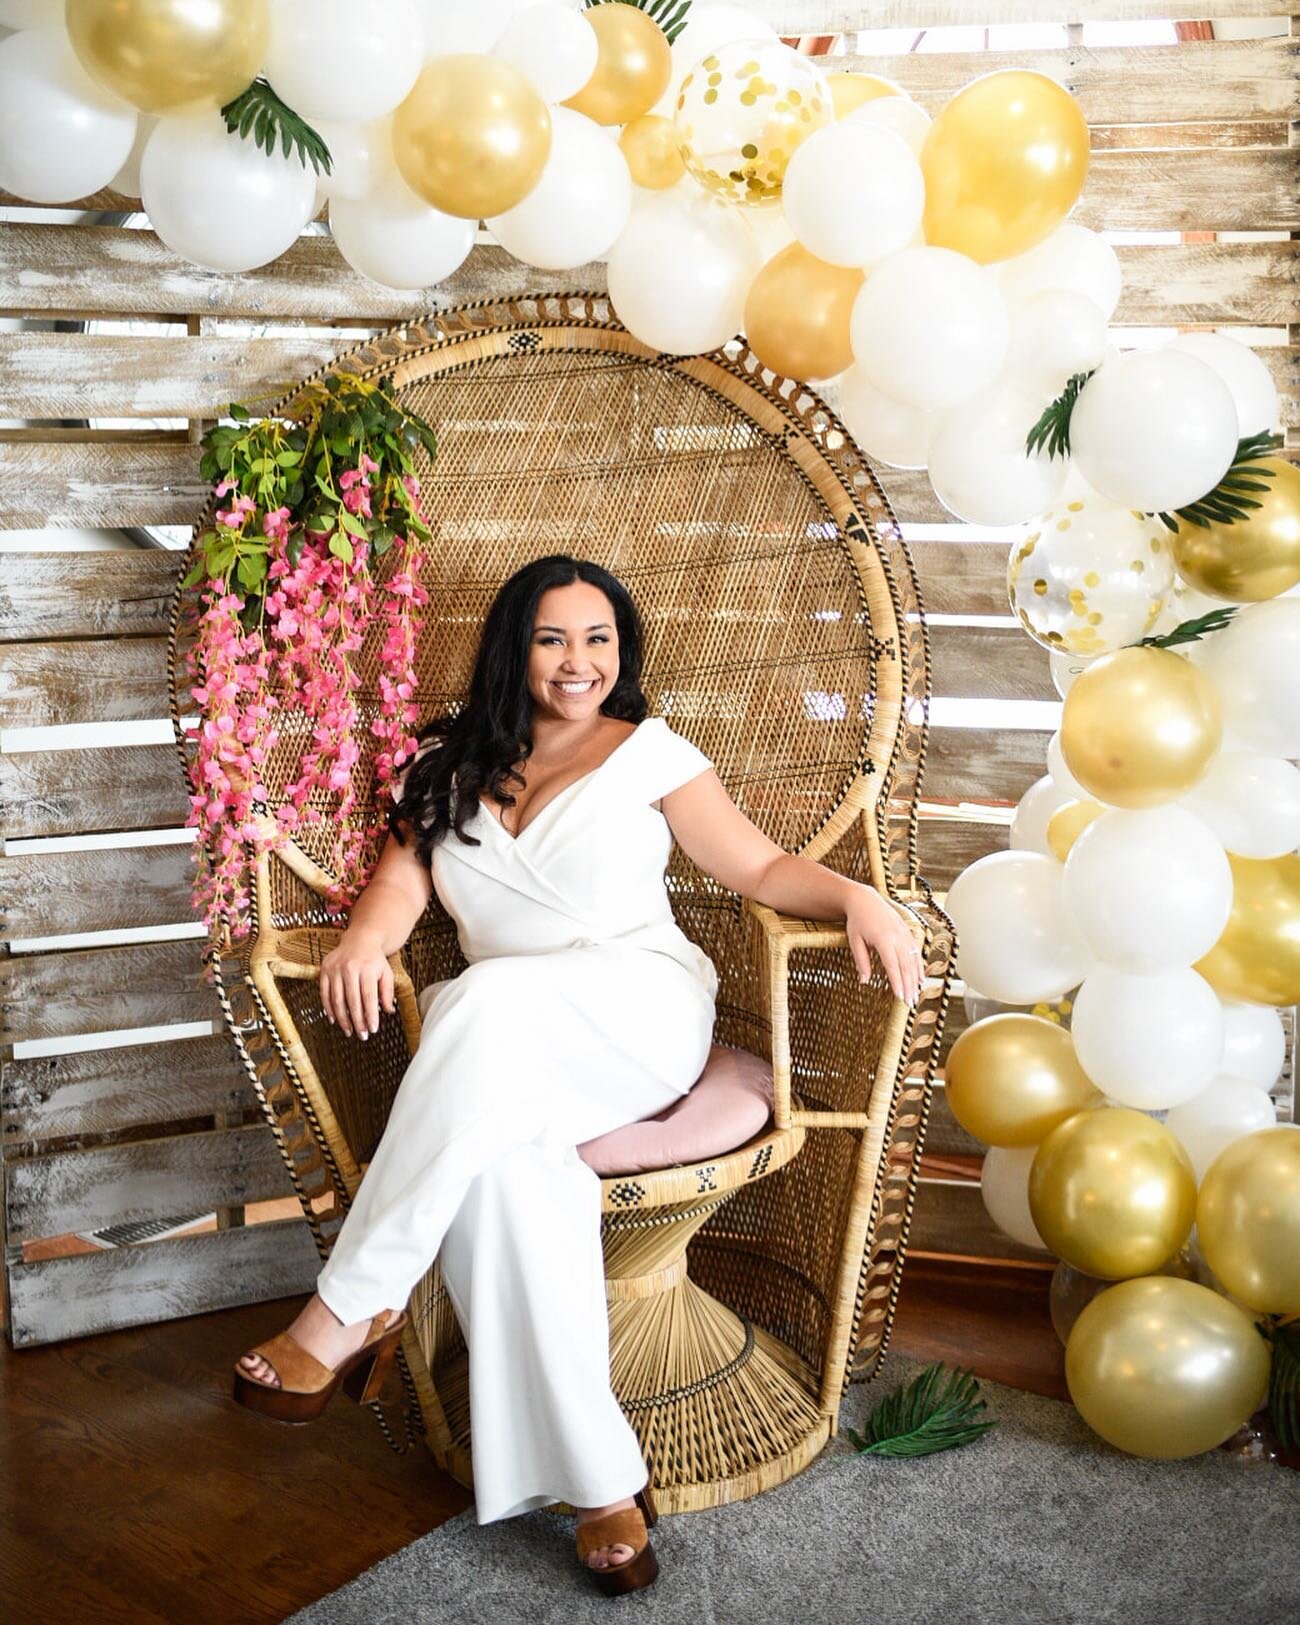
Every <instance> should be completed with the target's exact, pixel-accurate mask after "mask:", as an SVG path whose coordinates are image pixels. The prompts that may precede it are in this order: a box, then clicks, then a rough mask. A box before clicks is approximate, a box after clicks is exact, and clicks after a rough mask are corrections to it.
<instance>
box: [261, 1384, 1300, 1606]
mask: <svg viewBox="0 0 1300 1625" xmlns="http://www.w3.org/2000/svg"><path fill="white" fill-rule="evenodd" d="M920 1369H921V1365H920V1363H919V1362H916V1361H912V1360H906V1359H903V1358H901V1357H899V1356H897V1355H890V1356H888V1358H887V1359H886V1361H885V1365H884V1369H883V1371H882V1372H881V1375H880V1376H879V1377H878V1378H877V1380H876V1381H875V1382H872V1383H869V1384H866V1385H865V1386H864V1385H861V1384H858V1385H854V1386H851V1387H850V1388H849V1390H848V1393H847V1394H846V1396H845V1400H844V1407H843V1411H842V1413H841V1416H842V1422H841V1428H843V1426H844V1425H849V1426H852V1427H855V1428H859V1427H860V1426H861V1424H862V1421H863V1419H864V1417H865V1416H866V1414H867V1412H868V1411H869V1410H870V1409H871V1407H872V1406H874V1405H875V1404H876V1403H877V1401H878V1400H879V1398H880V1397H881V1396H882V1395H883V1394H884V1393H886V1392H889V1391H891V1390H892V1389H894V1388H895V1387H897V1386H899V1385H900V1384H902V1383H904V1382H907V1381H909V1380H910V1379H911V1378H912V1377H914V1376H915V1375H916V1374H917V1372H918V1371H920ZM980 1391H981V1394H982V1396H983V1397H984V1398H985V1399H986V1400H987V1401H988V1410H987V1411H986V1412H985V1413H984V1415H985V1416H995V1417H996V1418H997V1419H998V1423H999V1425H998V1426H997V1427H996V1428H993V1429H992V1430H991V1431H990V1432H988V1433H986V1434H984V1435H983V1437H982V1438H980V1439H978V1440H977V1441H976V1442H975V1443H974V1444H972V1445H967V1446H965V1447H964V1448H962V1449H959V1450H948V1451H941V1452H939V1453H938V1454H936V1455H932V1456H923V1457H919V1458H917V1459H916V1460H913V1461H906V1460H898V1459H891V1458H887V1457H886V1458H878V1457H874V1456H861V1457H859V1456H857V1455H856V1454H855V1453H854V1451H853V1447H852V1445H851V1444H850V1443H849V1442H848V1440H847V1439H846V1438H845V1437H844V1434H843V1432H842V1431H841V1433H840V1435H839V1436H838V1437H837V1438H835V1439H833V1440H831V1442H830V1444H829V1445H828V1446H827V1447H826V1449H825V1450H824V1451H823V1452H822V1454H821V1456H820V1457H819V1458H818V1459H817V1460H816V1461H815V1462H814V1463H813V1464H812V1466H811V1467H810V1468H808V1470H807V1471H806V1472H804V1473H801V1474H800V1475H799V1476H798V1477H796V1478H793V1479H791V1480H790V1481H789V1482H788V1483H786V1484H782V1485H781V1486H780V1487H779V1488H778V1489H775V1490H770V1491H769V1492H768V1493H767V1494H765V1495H760V1496H757V1497H756V1498H754V1499H752V1500H749V1501H743V1502H740V1503H738V1504H737V1505H734V1506H728V1507H720V1508H717V1509H715V1510H712V1511H708V1512H697V1513H691V1514H688V1515H680V1516H675V1517H664V1518H662V1519H661V1520H660V1522H659V1525H658V1527H657V1528H656V1529H655V1531H654V1533H653V1535H652V1537H651V1538H652V1539H653V1541H654V1545H655V1550H656V1551H657V1552H658V1554H659V1560H660V1565H661V1572H660V1575H659V1578H658V1580H657V1581H656V1582H655V1584H654V1585H653V1586H651V1587H650V1588H649V1589H648V1590H646V1591H642V1592H637V1593H634V1594H632V1595H629V1596H626V1597H621V1598H609V1597H605V1596H603V1595H602V1594H601V1593H600V1592H598V1591H597V1590H596V1588H595V1587H594V1586H593V1585H591V1584H590V1582H589V1581H587V1580H586V1579H585V1578H584V1576H583V1574H582V1572H581V1571H580V1570H579V1568H578V1566H577V1562H576V1559H575V1558H574V1556H573V1533H572V1532H573V1518H572V1516H560V1515H558V1514H556V1513H552V1512H530V1513H524V1514H523V1515H522V1516H520V1517H518V1518H508V1519H504V1520H502V1521H500V1522H497V1523H493V1524H487V1525H483V1526H480V1525H479V1524H478V1523H476V1522H475V1519H474V1510H473V1508H472V1507H471V1508H469V1509H468V1510H467V1511H465V1512H463V1513H461V1514H460V1516H459V1517H456V1518H453V1519H452V1520H451V1521H450V1522H449V1523H445V1524H443V1525H442V1526H441V1527H440V1528H438V1529H435V1530H433V1531H432V1532H431V1533H430V1534H428V1535H426V1536H424V1537H423V1538H422V1539H421V1540H418V1541H415V1542H413V1543H412V1544H411V1545H410V1546H408V1547H406V1548H405V1549H404V1550H402V1551H400V1552H397V1553H395V1554H394V1555H393V1556H392V1557H390V1558H387V1559H385V1560H384V1562H382V1563H379V1564H376V1566H375V1567H374V1568H372V1569H369V1570H367V1572H366V1573H365V1574H363V1575H361V1576H360V1577H359V1578H358V1579H356V1580H354V1581H352V1582H351V1584H349V1585H347V1586H344V1587H343V1588H342V1589H341V1590H339V1591H336V1592H334V1593H332V1594H331V1595H330V1596H328V1597H324V1598H322V1599H321V1600H320V1601H319V1602H316V1603H313V1604H312V1605H311V1606H310V1607H308V1608H305V1609H302V1610H300V1611H299V1612H298V1613H296V1614H293V1615H292V1616H291V1620H290V1622H287V1625H388V1622H392V1625H409V1622H416V1625H419V1622H422V1621H435V1620H436V1621H444V1620H445V1621H449V1622H453V1621H454V1622H455V1625H470V1622H474V1625H478V1622H480V1621H481V1622H483V1625H506V1622H513V1621H520V1622H521V1625H522V1622H524V1621H527V1622H528V1625H543V1622H545V1625H551V1622H555V1625H560V1622H563V1625H581V1622H583V1621H586V1620H589V1619H590V1620H606V1621H607V1620H608V1619H609V1618H610V1617H611V1616H610V1609H611V1608H616V1609H617V1617H618V1618H620V1619H623V1620H630V1619H634V1618H644V1619H646V1620H648V1621H653V1622H654V1625H679V1622H680V1625H713V1622H727V1625H730V1622H731V1621H749V1620H754V1619H764V1620H769V1621H773V1622H775V1625H785V1622H786V1621H794V1620H800V1621H804V1620H807V1621H810V1622H813V1625H839V1622H841V1621H863V1622H867V1621H871V1622H873V1625H874V1622H877V1621H879V1622H880V1625H1049V1622H1050V1625H1085V1622H1086V1625H1098V1622H1110V1621H1114V1622H1116V1625H1119V1622H1123V1625H1208V1622H1215V1625H1218V1622H1219V1621H1225V1622H1226V1621H1231V1622H1233V1625H1275V1622H1276V1625H1282V1622H1283V1621H1286V1622H1287V1625H1295V1622H1296V1621H1297V1619H1300V1474H1297V1473H1295V1472H1292V1471H1289V1470H1287V1469H1286V1468H1282V1467H1279V1466H1277V1465H1276V1464H1274V1463H1272V1462H1263V1461H1257V1462H1252V1461H1246V1460H1242V1459H1240V1458H1237V1457H1234V1456H1230V1455H1228V1454H1227V1453H1226V1452H1224V1451H1210V1452H1209V1453H1207V1454H1205V1455H1201V1456H1193V1457H1190V1458H1188V1459H1186V1460H1183V1461H1170V1462H1157V1461H1145V1460H1141V1459H1139V1458H1138V1457H1135V1456H1128V1455H1125V1454H1123V1453H1122V1452H1120V1451H1117V1450H1114V1449H1112V1448H1111V1447H1110V1446H1109V1445H1107V1444H1106V1443H1104V1442H1103V1441H1102V1440H1101V1439H1099V1438H1098V1437H1097V1436H1096V1435H1095V1434H1093V1433H1092V1432H1090V1431H1089V1429H1088V1428H1087V1427H1086V1426H1085V1424H1084V1423H1083V1421H1082V1419H1081V1418H1080V1417H1079V1415H1078V1413H1077V1412H1076V1411H1075V1410H1074V1408H1073V1406H1070V1405H1067V1404H1063V1403H1062V1402H1060V1401H1058V1400H1052V1399H1041V1398H1039V1397H1037V1396H1036V1395H1032V1394H1022V1393H1019V1392H1018V1391H1016V1390H1015V1389H1012V1388H1004V1387H1003V1386H1002V1385H1001V1384H999V1383H992V1382H983V1381H982V1382H981V1383H980ZM358 1513H359V1515H362V1516H364V1509H363V1508H358Z"/></svg>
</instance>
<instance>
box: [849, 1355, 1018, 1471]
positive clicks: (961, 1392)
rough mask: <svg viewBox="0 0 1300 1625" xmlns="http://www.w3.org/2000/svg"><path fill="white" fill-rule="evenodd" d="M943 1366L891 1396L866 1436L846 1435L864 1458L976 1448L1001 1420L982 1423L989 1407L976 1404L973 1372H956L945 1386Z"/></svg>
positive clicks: (870, 1419)
mask: <svg viewBox="0 0 1300 1625" xmlns="http://www.w3.org/2000/svg"><path fill="white" fill-rule="evenodd" d="M944 1370H945V1368H944V1365H943V1363H942V1361H938V1360H936V1361H934V1362H933V1364H931V1365H928V1366H926V1368H925V1370H924V1371H922V1372H921V1374H920V1376H919V1377H916V1378H914V1379H913V1380H912V1381H911V1382H910V1383H908V1385H907V1386H906V1387H905V1388H899V1389H895V1391H894V1392H893V1393H892V1394H887V1395H886V1396H885V1398H884V1399H882V1400H881V1401H880V1403H879V1404H878V1405H877V1406H876V1408H875V1409H874V1410H873V1411H872V1413H871V1415H870V1416H869V1417H868V1418H867V1421H866V1426H865V1428H864V1430H863V1432H862V1433H861V1434H859V1433H857V1432H855V1431H854V1429H853V1428H846V1429H845V1432H846V1434H847V1435H848V1437H849V1438H850V1439H851V1440H852V1441H853V1443H854V1445H855V1446H856V1447H857V1453H858V1454H859V1455H860V1456H929V1455H933V1454H934V1452H935V1451H937V1450H955V1449H956V1448H958V1447H959V1446H960V1445H964V1444H973V1443H974V1441H975V1440H976V1439H978V1438H979V1436H980V1434H981V1433H986V1432H987V1431H988V1430H989V1428H991V1427H996V1426H997V1423H996V1421H993V1420H990V1421H987V1422H981V1421H977V1420H976V1417H977V1415H978V1413H979V1412H980V1411H982V1410H985V1409H986V1408H987V1407H986V1405H985V1402H984V1401H983V1400H982V1399H980V1400H976V1397H975V1396H976V1395H977V1394H978V1393H979V1384H978V1383H977V1382H976V1380H975V1378H974V1376H973V1375H972V1373H971V1372H970V1371H950V1372H948V1381H947V1383H946V1385H943V1386H942V1387H941V1386H940V1385H941V1382H942V1375H943V1372H944Z"/></svg>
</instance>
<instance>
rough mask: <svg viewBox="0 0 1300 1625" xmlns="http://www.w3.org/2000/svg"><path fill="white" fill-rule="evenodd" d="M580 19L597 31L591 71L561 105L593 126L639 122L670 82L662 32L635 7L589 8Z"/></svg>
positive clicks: (669, 60) (667, 47)
mask: <svg viewBox="0 0 1300 1625" xmlns="http://www.w3.org/2000/svg"><path fill="white" fill-rule="evenodd" d="M582 15H583V17H584V18H585V20H586V21H587V22H589V23H590V24H591V26H592V28H594V29H595V31H596V46H597V55H596V69H595V72H594V73H593V74H592V76H591V78H590V79H588V80H587V82H586V84H585V85H583V87H582V89H581V90H580V91H578V93H577V95H576V96H570V97H569V99H568V101H566V102H565V103H564V104H563V105H564V106H565V107H571V108H572V109H573V110H574V112H575V113H583V114H585V115H586V116H587V118H589V119H594V120H595V121H596V123H597V124H627V123H628V122H629V121H630V120H631V119H635V118H640V116H641V115H642V113H648V112H649V111H650V109H651V108H652V107H653V106H654V104H655V103H656V102H657V101H658V100H659V98H660V97H661V96H662V95H663V93H664V91H665V90H667V89H668V81H669V79H671V78H672V72H673V53H672V47H671V46H670V45H669V43H668V40H667V37H666V35H665V34H664V31H663V29H662V28H660V26H659V24H658V23H657V22H655V20H654V19H653V18H652V17H650V16H648V15H647V14H646V13H645V12H644V11H642V10H641V9H640V8H639V7H638V6H631V5H602V6H592V7H590V8H589V9H588V10H586V11H584V12H583V13H582Z"/></svg>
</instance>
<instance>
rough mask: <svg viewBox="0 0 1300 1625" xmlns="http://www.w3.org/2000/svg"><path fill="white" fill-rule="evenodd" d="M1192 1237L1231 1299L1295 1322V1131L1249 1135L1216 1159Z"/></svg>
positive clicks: (1299, 1135) (1299, 1200)
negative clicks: (1194, 1236) (1195, 1237)
mask: <svg viewBox="0 0 1300 1625" xmlns="http://www.w3.org/2000/svg"><path fill="white" fill-rule="evenodd" d="M1196 1234H1197V1240H1198V1242H1199V1244H1200V1248H1201V1252H1202V1254H1203V1255H1204V1258H1205V1262H1206V1263H1207V1264H1208V1265H1209V1266H1210V1268H1211V1269H1212V1270H1213V1271H1214V1273H1215V1275H1216V1276H1217V1277H1218V1278H1219V1280H1220V1281H1222V1283H1223V1285H1224V1286H1225V1288H1226V1289H1227V1290H1228V1291H1229V1292H1231V1293H1232V1295H1233V1297H1234V1298H1239V1299H1240V1300H1241V1302H1242V1303H1244V1304H1248V1305H1249V1306H1250V1308H1252V1309H1257V1310H1261V1311H1263V1312H1264V1313H1265V1314H1270V1315H1294V1314H1300V1126H1297V1125H1296V1124H1294V1123H1282V1124H1279V1125H1278V1127H1277V1128H1261V1129H1256V1130H1255V1132H1254V1133H1253V1134H1243V1135H1242V1136H1241V1138H1240V1139H1238V1140H1234V1141H1233V1142H1232V1144H1231V1145H1228V1146H1226V1147H1225V1148H1224V1149H1223V1150H1222V1151H1220V1153H1219V1155H1218V1156H1217V1157H1216V1158H1215V1159H1214V1161H1213V1162H1212V1163H1211V1164H1210V1166H1209V1167H1208V1168H1207V1169H1206V1171H1205V1178H1204V1179H1203V1180H1202V1181H1201V1191H1200V1195H1199V1196H1198V1197H1197V1200H1196Z"/></svg>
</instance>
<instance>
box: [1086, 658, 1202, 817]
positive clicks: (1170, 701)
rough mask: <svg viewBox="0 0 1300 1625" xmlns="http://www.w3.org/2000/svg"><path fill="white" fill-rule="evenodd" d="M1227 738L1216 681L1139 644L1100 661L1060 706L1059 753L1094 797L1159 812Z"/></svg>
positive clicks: (1188, 786)
mask: <svg viewBox="0 0 1300 1625" xmlns="http://www.w3.org/2000/svg"><path fill="white" fill-rule="evenodd" d="M1222 737H1223V708H1222V705H1221V703H1220V700H1219V696H1218V692H1217V690H1216V689H1215V687H1214V685H1213V684H1212V683H1211V682H1210V679H1209V678H1208V677H1206V675H1205V674H1204V673H1203V672H1202V671H1201V670H1200V669H1199V668H1198V667H1196V666H1194V665H1193V664H1192V663H1191V661H1190V660H1184V659H1183V657H1182V656H1181V655H1178V654H1175V653H1174V652H1173V650H1172V649H1157V648H1152V647H1150V646H1147V647H1143V646H1141V645H1137V646H1133V647H1129V648H1124V649H1115V650H1113V651H1112V652H1111V653H1110V654H1105V655H1102V656H1100V658H1099V659H1097V660H1094V661H1093V662H1092V663H1091V664H1090V665H1089V666H1088V668H1087V670H1086V671H1082V672H1080V673H1079V675H1078V677H1076V678H1075V680H1074V682H1073V683H1072V684H1071V685H1070V691H1069V693H1068V694H1067V695H1066V696H1065V703H1064V704H1063V706H1062V708H1061V753H1062V755H1063V756H1064V758H1065V765H1066V767H1067V768H1069V770H1070V772H1071V773H1072V774H1073V776H1074V777H1075V778H1076V779H1077V780H1078V781H1079V783H1080V784H1081V785H1082V786H1083V788H1084V789H1085V790H1087V791H1088V793H1089V795H1092V796H1095V797H1096V798H1097V800H1098V801H1104V802H1107V803H1109V804H1110V805H1111V806H1115V807H1158V806H1159V805H1160V804H1161V803H1162V802H1165V801H1172V800H1173V799H1174V798H1175V797H1176V796H1181V795H1183V794H1184V793H1185V792H1186V791H1188V790H1190V789H1191V788H1192V786H1193V785H1194V784H1195V783H1196V781H1197V780H1198V779H1199V778H1200V777H1201V775H1202V774H1203V773H1204V772H1205V770H1206V768H1207V767H1208V766H1209V765H1210V760H1211V758H1212V757H1213V756H1214V753H1215V752H1216V751H1217V750H1218V748H1219V744H1220V742H1221V740H1222Z"/></svg>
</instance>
